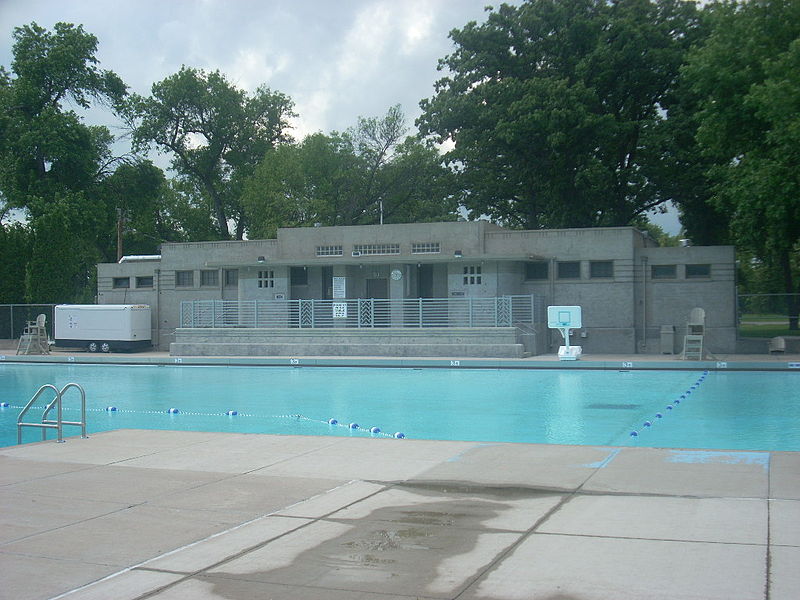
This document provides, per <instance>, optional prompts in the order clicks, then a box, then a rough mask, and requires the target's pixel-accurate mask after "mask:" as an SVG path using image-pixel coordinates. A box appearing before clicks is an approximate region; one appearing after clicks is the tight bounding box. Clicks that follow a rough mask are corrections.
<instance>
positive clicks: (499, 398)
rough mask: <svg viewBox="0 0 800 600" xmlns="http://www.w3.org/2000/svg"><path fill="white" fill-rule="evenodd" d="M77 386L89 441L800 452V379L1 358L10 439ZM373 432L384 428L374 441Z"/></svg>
mask: <svg viewBox="0 0 800 600" xmlns="http://www.w3.org/2000/svg"><path fill="white" fill-rule="evenodd" d="M73 381H74V382H77V383H79V384H80V385H82V386H83V388H84V389H85V390H86V396H87V407H88V415H87V421H88V431H89V433H90V434H91V433H92V432H97V431H106V430H111V429H121V428H139V429H178V430H194V431H222V432H241V433H278V434H301V435H344V436H367V437H369V436H376V437H377V436H394V434H395V433H398V432H401V433H403V434H404V435H405V436H406V437H408V438H414V439H435V440H470V441H486V442H528V443H547V444H586V445H616V446H631V445H637V446H652V447H672V448H708V449H741V450H793V451H800V427H798V425H800V418H799V417H798V408H799V406H798V405H799V404H800V394H798V391H797V390H798V389H799V388H800V386H798V383H800V373H794V372H752V371H751V372H720V371H715V372H710V373H707V374H705V373H704V372H703V371H629V372H625V371H623V372H618V371H586V370H569V369H557V370H500V369H498V370H484V369H397V368H387V369H383V368H343V367H335V368H325V367H303V368H296V367H222V366H220V367H217V366H197V367H195V366H127V365H126V366H117V365H108V366H97V365H68V364H52V363H48V364H35V365H32V364H14V363H6V364H0V403H2V402H6V403H8V404H9V406H8V407H5V408H0V445H3V446H7V445H12V444H15V443H16V435H17V434H16V418H17V414H18V413H19V410H20V408H21V407H22V406H23V405H24V404H25V403H26V402H27V400H28V399H29V398H30V397H31V396H32V395H33V393H34V392H35V391H36V390H37V389H38V388H39V386H40V385H42V384H44V383H53V384H55V385H56V386H57V387H59V388H61V387H62V386H64V385H65V384H67V383H69V382H73ZM693 386H694V387H693ZM681 396H685V397H684V398H683V399H682V398H681ZM51 397H52V396H48V397H47V398H43V400H42V402H44V401H45V400H46V399H49V398H51ZM676 401H677V403H676ZM78 405H79V395H78V394H77V393H75V391H74V390H71V391H70V392H68V393H67V394H66V397H65V404H64V406H65V412H64V418H65V419H66V420H71V419H76V420H77V414H78V412H77V407H78ZM108 407H115V408H116V409H117V410H116V411H109V410H107V408H108ZM170 408H175V409H177V410H178V411H179V412H177V414H170V413H169V412H168V411H169V409H170ZM228 411H236V413H237V414H236V415H226V414H225V413H227V412H228ZM36 414H41V413H40V411H38V412H32V413H31V415H36ZM659 415H660V416H659ZM331 419H335V420H336V421H337V422H338V423H337V424H335V425H331V424H329V420H331ZM32 420H33V419H32ZM351 423H357V424H358V425H359V427H358V429H351V428H350V427H349V425H350V424H351ZM646 423H649V424H650V425H649V426H648V425H646ZM373 427H378V428H379V429H380V430H381V431H380V432H378V433H370V431H369V430H370V429H371V428H373ZM64 432H65V435H77V434H78V433H79V430H78V429H77V428H71V427H67V428H65V430H64ZM634 432H635V433H636V434H637V435H635V436H632V435H631V434H632V433H634ZM48 437H49V438H53V437H54V433H53V432H51V433H50V434H49V436H48ZM39 439H41V433H40V431H39V430H31V429H27V430H25V432H24V438H23V440H24V441H35V440H39ZM399 443H401V442H399Z"/></svg>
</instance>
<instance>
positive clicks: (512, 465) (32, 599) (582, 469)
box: [0, 430, 800, 600]
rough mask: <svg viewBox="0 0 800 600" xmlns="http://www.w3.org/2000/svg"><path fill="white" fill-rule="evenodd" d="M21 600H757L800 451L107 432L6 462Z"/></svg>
mask: <svg viewBox="0 0 800 600" xmlns="http://www.w3.org/2000/svg"><path fill="white" fill-rule="evenodd" d="M0 494H2V497H3V500H2V506H3V510H2V516H1V517H0V522H1V523H2V528H0V531H1V532H2V533H1V534H0V581H2V585H0V597H1V598H7V599H14V600H38V599H43V598H65V599H69V600H89V599H92V600H94V599H97V600H108V599H114V600H127V599H134V598H137V599H144V598H154V599H158V600H179V599H180V600H190V599H191V600H204V599H212V598H214V599H234V600H235V599H241V600H250V599H252V598H274V599H282V598H292V599H308V600H314V599H329V598H331V599H342V600H345V599H353V598H355V599H360V600H389V599H397V600H399V599H408V598H425V599H427V598H447V599H455V598H459V599H464V600H467V599H481V598H496V599H512V598H520V599H530V598H544V599H550V600H555V599H559V600H567V599H571V600H578V599H580V600H594V599H598V600H599V599H612V598H613V599H616V598H626V599H648V600H650V599H654V598H655V599H657V598H661V599H665V600H666V599H670V600H676V599H690V598H691V599H698V598H702V599H705V600H708V599H719V600H731V599H741V600H745V599H753V600H767V599H768V600H782V599H786V600H788V599H794V598H796V597H797V589H798V588H800V569H798V566H800V453H792V452H740V451H737V452H724V451H719V452H715V451H694V450H673V449H652V448H612V447H591V446H552V445H533V444H485V443H475V442H431V441H421V440H407V439H406V440H394V439H370V438H331V437H306V436H275V435H258V434H220V433H197V432H168V431H140V430H120V431H113V432H106V433H100V434H93V435H92V436H91V437H90V438H89V439H79V438H69V439H67V441H66V442H64V443H62V444H57V443H54V442H41V443H35V444H26V445H23V446H16V447H8V448H1V449H0Z"/></svg>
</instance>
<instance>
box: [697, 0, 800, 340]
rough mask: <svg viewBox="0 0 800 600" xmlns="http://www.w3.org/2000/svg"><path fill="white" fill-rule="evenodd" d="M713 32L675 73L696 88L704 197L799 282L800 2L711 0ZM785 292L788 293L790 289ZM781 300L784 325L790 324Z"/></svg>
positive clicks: (769, 263) (746, 245) (792, 284)
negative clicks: (707, 181)
mask: <svg viewBox="0 0 800 600" xmlns="http://www.w3.org/2000/svg"><path fill="white" fill-rule="evenodd" d="M710 11H711V12H710V18H711V26H712V33H711V35H710V37H709V38H708V40H707V42H706V43H705V44H703V45H702V46H699V47H698V48H697V49H696V50H695V51H693V52H692V54H691V56H690V60H689V63H688V65H687V67H686V69H685V71H684V76H685V77H686V79H687V80H688V81H689V83H690V85H691V86H692V91H693V92H694V93H695V94H696V95H697V96H698V98H699V102H698V107H699V110H698V113H697V120H698V122H699V128H698V133H697V138H698V141H699V142H700V145H701V147H702V149H703V151H704V153H705V155H706V157H708V158H709V159H710V160H711V161H712V165H711V167H710V168H709V169H708V174H709V177H710V178H711V181H712V183H713V197H712V199H711V202H712V203H713V205H714V206H715V207H716V208H717V209H718V210H720V211H722V212H724V213H725V214H727V215H728V216H729V219H730V227H731V235H732V236H733V239H734V240H735V242H736V243H737V245H738V246H739V247H740V248H742V249H745V250H748V251H750V252H752V254H753V255H754V256H755V257H757V258H758V259H759V260H760V262H761V263H763V264H764V265H765V267H766V268H768V269H775V270H777V271H778V272H779V273H780V274H781V279H782V282H783V290H784V292H785V293H787V294H792V293H797V292H800V277H799V276H798V268H797V266H798V265H797V264H796V257H797V254H798V252H800V175H799V174H798V173H800V170H798V167H797V165H798V164H800V160H798V159H800V154H799V153H798V148H800V3H798V2H795V1H791V0H769V1H768V0H759V1H756V0H753V1H751V2H746V3H724V4H717V5H713V6H712V7H711V8H710ZM790 298H792V297H791V296H790ZM798 308H800V306H798V302H797V301H796V300H794V301H790V306H789V314H790V327H791V328H792V329H796V328H797V326H798V317H797V315H798Z"/></svg>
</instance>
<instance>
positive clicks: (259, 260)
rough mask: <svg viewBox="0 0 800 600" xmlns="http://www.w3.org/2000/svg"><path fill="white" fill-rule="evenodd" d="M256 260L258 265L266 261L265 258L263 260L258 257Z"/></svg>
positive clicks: (261, 257)
mask: <svg viewBox="0 0 800 600" xmlns="http://www.w3.org/2000/svg"><path fill="white" fill-rule="evenodd" d="M256 260H257V261H258V262H259V263H263V262H266V260H267V259H266V258H264V257H263V256H259V257H258V258H257V259H256Z"/></svg>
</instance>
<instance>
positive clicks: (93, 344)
mask: <svg viewBox="0 0 800 600" xmlns="http://www.w3.org/2000/svg"><path fill="white" fill-rule="evenodd" d="M86 349H87V350H88V351H89V352H97V342H89V345H88V346H86Z"/></svg>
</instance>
